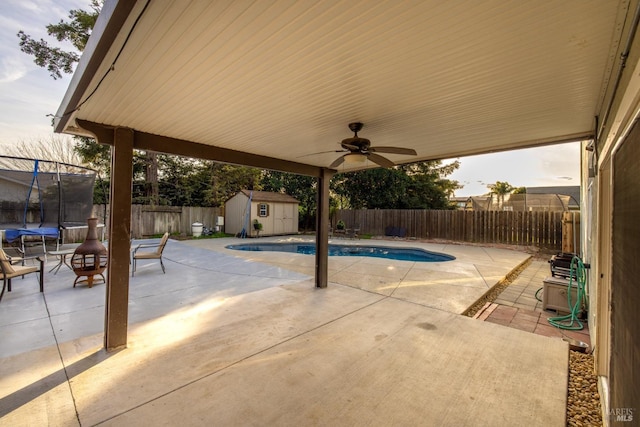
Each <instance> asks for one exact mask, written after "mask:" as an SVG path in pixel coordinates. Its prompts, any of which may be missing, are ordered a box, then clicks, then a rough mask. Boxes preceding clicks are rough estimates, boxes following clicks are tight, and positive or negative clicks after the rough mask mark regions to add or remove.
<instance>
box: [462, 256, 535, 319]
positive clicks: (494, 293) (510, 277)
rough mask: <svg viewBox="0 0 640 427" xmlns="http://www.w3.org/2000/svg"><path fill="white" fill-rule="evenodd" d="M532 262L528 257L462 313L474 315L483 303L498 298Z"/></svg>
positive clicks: (469, 315)
mask: <svg viewBox="0 0 640 427" xmlns="http://www.w3.org/2000/svg"><path fill="white" fill-rule="evenodd" d="M531 262H533V258H531V257H530V258H529V259H527V260H526V261H524V262H523V263H522V264H520V265H519V266H518V267H517V268H516V269H514V270H512V271H511V272H510V273H509V274H507V276H506V277H505V278H504V279H502V280H501V281H499V282H498V283H497V284H495V285H494V286H493V287H492V288H491V289H489V290H488V291H487V292H486V293H485V294H484V295H482V296H481V297H480V298H479V299H478V300H477V301H476V302H474V303H473V304H472V305H471V306H470V307H469V308H467V309H466V310H465V311H464V312H463V313H462V314H463V315H464V316H468V317H473V316H475V315H476V313H477V312H478V310H480V309H482V307H484V305H485V304H486V303H488V302H493V301H495V300H496V298H498V295H500V294H501V293H502V291H504V290H505V289H506V288H507V287H509V285H510V284H511V283H513V281H514V280H516V279H517V278H518V276H519V275H520V273H522V272H523V271H524V270H525V269H526V268H527V267H529V265H530V264H531Z"/></svg>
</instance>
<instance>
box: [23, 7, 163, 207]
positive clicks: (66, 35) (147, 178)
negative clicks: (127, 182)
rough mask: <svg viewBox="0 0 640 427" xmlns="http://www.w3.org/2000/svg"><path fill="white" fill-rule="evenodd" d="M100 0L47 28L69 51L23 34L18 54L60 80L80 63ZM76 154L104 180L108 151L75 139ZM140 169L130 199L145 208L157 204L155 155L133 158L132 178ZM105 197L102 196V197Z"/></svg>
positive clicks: (97, 12) (94, 144) (98, 11)
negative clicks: (138, 182)
mask: <svg viewBox="0 0 640 427" xmlns="http://www.w3.org/2000/svg"><path fill="white" fill-rule="evenodd" d="M102 5H103V1H102V0H91V3H90V5H89V10H88V11H86V10H82V9H73V10H71V11H69V15H68V16H69V20H67V21H65V20H60V22H59V23H57V24H49V25H47V34H49V35H50V36H53V37H55V39H56V40H57V41H58V42H69V43H71V45H72V46H73V49H72V50H64V49H62V48H60V47H54V46H51V45H50V44H49V43H48V42H47V41H45V40H43V39H40V40H35V39H33V38H32V37H31V36H30V35H28V34H26V33H25V32H24V31H22V30H21V31H19V32H18V34H17V35H18V38H19V39H20V42H19V45H20V50H22V51H23V52H25V53H26V54H28V55H32V56H34V62H35V63H36V65H38V66H40V67H43V68H47V70H48V71H49V74H50V75H51V77H53V78H54V79H59V78H62V73H67V74H70V73H72V72H73V66H74V65H75V64H76V63H77V62H78V61H79V60H80V52H82V51H84V48H85V47H86V45H87V41H88V40H89V36H90V35H91V30H92V29H93V26H94V25H95V23H96V20H97V19H98V15H99V13H100V10H101V9H102ZM78 141H79V142H78V153H79V154H80V155H81V156H82V157H83V159H84V160H85V161H87V162H90V163H91V164H92V166H93V167H94V168H96V169H101V170H102V171H103V172H104V173H105V175H104V176H108V174H109V172H110V168H109V167H108V164H109V163H110V162H111V160H110V158H111V150H110V148H109V147H100V146H99V145H98V144H97V143H96V142H95V141H93V140H91V139H88V138H79V139H78ZM140 163H142V165H143V172H142V173H143V174H144V185H142V186H137V187H136V188H137V191H138V192H141V193H142V194H138V195H135V196H134V199H135V200H138V201H143V202H144V203H146V204H151V205H155V204H158V203H159V186H158V158H157V153H154V152H147V153H146V155H144V156H141V155H136V156H135V161H134V176H135V172H136V171H138V169H139V166H140V165H139V164H140ZM105 196H106V195H105Z"/></svg>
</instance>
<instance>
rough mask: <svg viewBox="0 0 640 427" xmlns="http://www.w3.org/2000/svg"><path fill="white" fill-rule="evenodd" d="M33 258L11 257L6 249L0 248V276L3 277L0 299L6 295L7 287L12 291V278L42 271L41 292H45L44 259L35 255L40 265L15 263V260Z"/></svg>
mask: <svg viewBox="0 0 640 427" xmlns="http://www.w3.org/2000/svg"><path fill="white" fill-rule="evenodd" d="M26 259H31V258H11V257H10V256H8V255H7V254H6V253H5V251H3V250H2V249H0V276H1V277H2V292H0V301H2V297H3V296H4V291H5V289H6V290H7V291H8V292H11V279H13V278H14V277H20V276H24V275H25V274H30V273H40V292H44V259H42V258H40V257H35V258H34V259H37V260H38V261H39V262H40V265H14V264H13V263H14V262H17V261H24V260H26Z"/></svg>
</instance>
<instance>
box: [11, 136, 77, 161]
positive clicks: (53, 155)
mask: <svg viewBox="0 0 640 427" xmlns="http://www.w3.org/2000/svg"><path fill="white" fill-rule="evenodd" d="M0 147H2V148H3V149H4V150H3V153H2V154H4V155H7V156H15V157H24V158H29V159H39V160H49V161H52V162H60V163H68V164H71V165H79V166H82V165H83V164H84V162H83V161H82V158H81V156H80V155H79V154H78V153H77V152H76V151H75V143H74V142H73V140H72V139H71V137H68V136H65V135H55V134H51V136H50V137H49V138H48V139H37V140H32V141H25V140H22V141H20V142H18V143H17V144H15V145H0Z"/></svg>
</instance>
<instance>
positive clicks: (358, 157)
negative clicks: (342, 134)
mask: <svg viewBox="0 0 640 427" xmlns="http://www.w3.org/2000/svg"><path fill="white" fill-rule="evenodd" d="M366 161H367V156H365V155H364V154H360V153H349V154H345V155H344V162H345V163H347V164H351V165H352V164H359V163H364V162H366Z"/></svg>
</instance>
